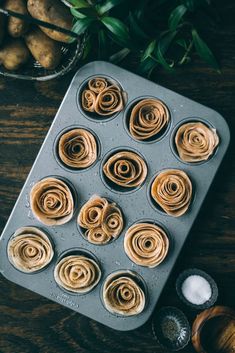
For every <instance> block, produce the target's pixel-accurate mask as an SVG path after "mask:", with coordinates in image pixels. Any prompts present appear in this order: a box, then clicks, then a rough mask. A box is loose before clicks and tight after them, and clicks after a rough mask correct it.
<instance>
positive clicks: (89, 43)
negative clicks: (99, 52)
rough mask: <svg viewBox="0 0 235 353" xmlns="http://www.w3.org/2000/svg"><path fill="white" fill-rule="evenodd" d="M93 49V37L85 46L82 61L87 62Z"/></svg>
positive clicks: (88, 38) (87, 39)
mask: <svg viewBox="0 0 235 353" xmlns="http://www.w3.org/2000/svg"><path fill="white" fill-rule="evenodd" d="M91 48H92V45H91V36H88V37H87V38H86V44H85V46H84V51H83V55H82V59H83V60H85V59H86V58H87V57H88V55H89V54H90V52H91Z"/></svg>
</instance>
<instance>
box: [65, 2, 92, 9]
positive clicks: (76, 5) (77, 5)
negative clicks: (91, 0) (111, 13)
mask: <svg viewBox="0 0 235 353" xmlns="http://www.w3.org/2000/svg"><path fill="white" fill-rule="evenodd" d="M69 3H70V4H71V5H73V6H74V7H76V8H77V9H81V8H83V7H90V4H88V2H87V1H86V0H69Z"/></svg>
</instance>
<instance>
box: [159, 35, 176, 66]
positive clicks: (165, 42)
mask: <svg viewBox="0 0 235 353" xmlns="http://www.w3.org/2000/svg"><path fill="white" fill-rule="evenodd" d="M176 34H177V31H174V32H169V33H167V34H166V35H165V36H163V37H162V38H160V40H159V42H158V45H157V48H156V50H154V54H155V55H156V58H157V60H158V62H159V64H161V65H162V66H163V67H164V68H165V69H166V70H168V71H173V66H174V62H173V61H171V63H168V61H167V60H166V59H165V54H166V52H167V50H168V49H169V47H170V45H171V43H172V41H173V39H174V38H175V36H176Z"/></svg>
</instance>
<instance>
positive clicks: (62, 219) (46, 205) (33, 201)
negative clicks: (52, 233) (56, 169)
mask: <svg viewBox="0 0 235 353" xmlns="http://www.w3.org/2000/svg"><path fill="white" fill-rule="evenodd" d="M30 205H31V209H32V211H33V213H34V215H35V217H36V218H37V219H38V220H39V221H40V222H42V223H44V224H46V225H48V226H54V225H61V224H64V223H67V222H68V221H70V219H71V218H72V216H73V212H74V200H73V195H72V193H71V191H70V188H69V187H68V186H67V185H66V184H65V182H64V181H62V180H60V179H57V178H52V177H49V178H44V179H42V180H40V181H39V182H37V183H36V184H35V185H34V186H33V188H32V190H31V192H30Z"/></svg>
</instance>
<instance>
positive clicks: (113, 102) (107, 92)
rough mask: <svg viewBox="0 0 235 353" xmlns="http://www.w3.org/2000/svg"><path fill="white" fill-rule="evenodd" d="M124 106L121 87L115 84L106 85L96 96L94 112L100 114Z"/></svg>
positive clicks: (109, 112)
mask: <svg viewBox="0 0 235 353" xmlns="http://www.w3.org/2000/svg"><path fill="white" fill-rule="evenodd" d="M123 107H124V103H123V97H122V92H121V89H120V88H119V87H118V86H116V85H112V86H108V87H107V88H105V89H104V90H103V91H101V92H100V93H99V94H98V96H97V97H96V101H95V112H96V113H97V114H99V115H102V116H107V115H112V114H114V113H116V112H120V111H121V110H122V109H123Z"/></svg>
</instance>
